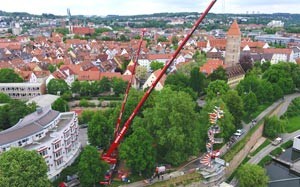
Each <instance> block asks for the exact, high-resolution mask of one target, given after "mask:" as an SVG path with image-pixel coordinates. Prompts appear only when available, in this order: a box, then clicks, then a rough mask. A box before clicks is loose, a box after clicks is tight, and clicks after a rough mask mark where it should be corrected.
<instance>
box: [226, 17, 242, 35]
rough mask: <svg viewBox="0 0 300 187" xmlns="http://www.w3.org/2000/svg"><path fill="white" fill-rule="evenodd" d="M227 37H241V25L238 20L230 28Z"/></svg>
mask: <svg viewBox="0 0 300 187" xmlns="http://www.w3.org/2000/svg"><path fill="white" fill-rule="evenodd" d="M227 35H229V36H239V35H241V31H240V28H239V25H238V23H237V22H236V20H234V21H233V23H232V24H231V26H230V28H229V30H228V32H227Z"/></svg>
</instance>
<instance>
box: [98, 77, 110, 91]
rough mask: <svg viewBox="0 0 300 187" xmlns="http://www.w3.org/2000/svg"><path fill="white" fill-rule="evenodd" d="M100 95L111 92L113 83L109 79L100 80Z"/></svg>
mask: <svg viewBox="0 0 300 187" xmlns="http://www.w3.org/2000/svg"><path fill="white" fill-rule="evenodd" d="M99 84H100V93H104V92H109V91H110V88H111V81H110V80H109V79H108V78H107V77H103V78H102V79H101V80H100V83H99Z"/></svg>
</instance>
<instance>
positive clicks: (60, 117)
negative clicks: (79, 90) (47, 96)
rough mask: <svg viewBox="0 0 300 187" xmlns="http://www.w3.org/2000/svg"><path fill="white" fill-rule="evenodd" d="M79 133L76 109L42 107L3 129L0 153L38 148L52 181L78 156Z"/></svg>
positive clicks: (0, 137)
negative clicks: (62, 111) (63, 109)
mask: <svg viewBox="0 0 300 187" xmlns="http://www.w3.org/2000/svg"><path fill="white" fill-rule="evenodd" d="M78 134H79V131H78V119H77V115H76V114H75V113H74V112H65V113H59V112H58V111H55V110H52V109H51V107H50V106H48V107H43V108H40V109H38V110H37V111H36V112H34V113H32V114H30V115H28V116H26V117H24V118H23V119H21V120H20V121H19V122H18V123H17V124H16V125H15V126H13V127H11V128H9V129H7V130H4V131H2V132H0V153H1V152H4V151H7V150H9V149H10V148H11V147H23V148H24V149H27V150H36V151H37V152H38V153H39V154H40V155H41V156H43V158H44V159H45V162H46V164H47V166H48V172H47V175H48V178H49V179H50V180H53V179H55V178H56V176H57V175H59V173H60V172H61V171H62V170H63V169H64V168H66V167H67V166H69V165H71V164H72V162H73V161H74V160H75V158H76V157H77V156H78V155H79V152H80V147H81V145H80V142H79V139H78Z"/></svg>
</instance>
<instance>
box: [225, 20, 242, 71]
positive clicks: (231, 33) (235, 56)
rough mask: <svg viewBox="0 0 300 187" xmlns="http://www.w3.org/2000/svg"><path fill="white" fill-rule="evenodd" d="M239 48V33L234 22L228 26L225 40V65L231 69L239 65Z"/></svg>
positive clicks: (237, 26)
mask: <svg viewBox="0 0 300 187" xmlns="http://www.w3.org/2000/svg"><path fill="white" fill-rule="evenodd" d="M240 48H241V31H240V28H239V25H238V24H237V22H236V20H234V22H233V23H232V25H231V26H230V28H229V30H228V32H227V38H226V53H225V65H226V66H227V67H232V66H234V65H236V64H238V63H239V59H240Z"/></svg>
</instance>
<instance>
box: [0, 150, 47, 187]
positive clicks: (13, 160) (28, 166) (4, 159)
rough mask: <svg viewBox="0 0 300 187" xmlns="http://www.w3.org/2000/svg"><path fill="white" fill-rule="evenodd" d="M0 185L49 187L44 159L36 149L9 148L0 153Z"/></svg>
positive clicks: (10, 186)
mask: <svg viewBox="0 0 300 187" xmlns="http://www.w3.org/2000/svg"><path fill="white" fill-rule="evenodd" d="M0 186H9V187H27V186H37V187H47V186H48V187H50V186H51V184H50V181H49V180H48V178H47V165H46V162H45V160H44V159H43V158H42V156H40V155H39V154H38V153H37V152H36V151H27V150H25V149H22V148H11V149H10V150H9V151H6V152H4V153H2V154H1V155H0Z"/></svg>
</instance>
